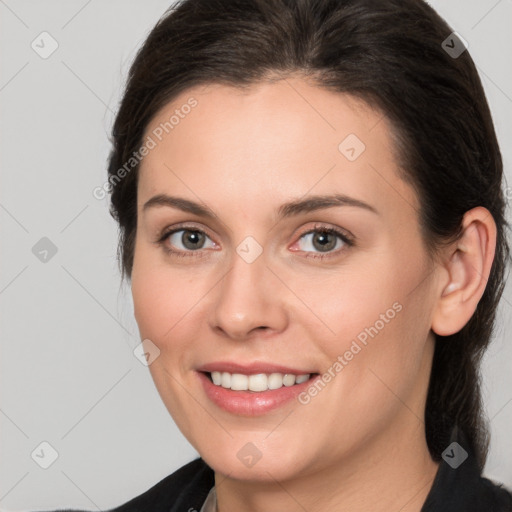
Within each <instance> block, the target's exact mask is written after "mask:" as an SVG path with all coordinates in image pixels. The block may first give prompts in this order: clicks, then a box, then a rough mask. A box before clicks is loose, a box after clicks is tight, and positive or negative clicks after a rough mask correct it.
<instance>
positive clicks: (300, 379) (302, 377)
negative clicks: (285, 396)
mask: <svg viewBox="0 0 512 512" xmlns="http://www.w3.org/2000/svg"><path fill="white" fill-rule="evenodd" d="M308 379H309V374H306V375H297V377H295V384H301V383H302V382H306V381H307V380H308Z"/></svg>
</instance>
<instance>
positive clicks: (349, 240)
mask: <svg viewBox="0 0 512 512" xmlns="http://www.w3.org/2000/svg"><path fill="white" fill-rule="evenodd" d="M179 231H192V232H198V233H201V234H204V235H206V236H208V234H207V233H206V232H205V231H203V230H202V229H199V228H197V227H195V226H187V225H185V226H178V227H176V228H173V229H171V230H165V229H164V230H163V231H162V233H161V234H159V235H158V238H157V240H155V243H156V244H157V245H159V246H161V247H162V249H163V250H164V251H165V252H166V253H167V254H169V255H170V256H173V257H174V256H176V257H178V258H183V257H195V258H202V257H204V255H205V252H204V251H202V250H201V249H199V250H197V251H176V250H174V249H170V248H169V247H168V246H167V245H166V244H165V242H166V240H167V239H168V238H169V237H170V236H171V235H172V234H174V233H177V232H179ZM316 232H319V233H327V234H333V235H337V236H338V237H339V238H340V239H341V241H342V242H343V243H344V244H345V248H342V249H338V250H336V251H333V252H328V253H324V254H322V253H311V252H306V256H305V257H306V258H314V259H326V258H330V257H334V256H335V255H337V254H338V253H340V252H344V251H345V250H347V249H349V248H351V247H353V246H355V245H356V244H355V237H352V236H349V235H347V234H346V233H345V232H343V231H341V230H339V229H336V228H333V227H327V226H322V225H315V226H314V227H313V228H312V229H309V230H307V231H304V232H303V233H301V234H300V236H299V238H298V240H300V239H301V238H302V237H304V236H305V235H309V234H311V233H316ZM208 238H210V237H208ZM333 255H334V256H333Z"/></svg>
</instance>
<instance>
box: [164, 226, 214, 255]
mask: <svg viewBox="0 0 512 512" xmlns="http://www.w3.org/2000/svg"><path fill="white" fill-rule="evenodd" d="M208 240H209V241H210V245H208V244H207V245H206V246H205V242H207V241H208ZM157 243H159V244H161V245H162V246H163V248H164V249H165V251H167V252H168V253H171V254H173V255H176V256H199V254H197V255H196V254H187V253H195V252H198V251H200V250H201V249H208V248H215V247H217V245H216V244H215V242H213V241H212V240H211V238H210V237H209V236H208V235H207V234H206V233H205V232H204V231H202V230H200V229H197V228H191V227H188V228H186V227H185V228H183V227H182V228H180V229H173V230H170V231H166V232H165V233H163V234H162V235H161V236H160V237H159V239H158V240H157Z"/></svg>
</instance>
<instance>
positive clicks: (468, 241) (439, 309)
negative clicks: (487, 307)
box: [432, 206, 496, 336]
mask: <svg viewBox="0 0 512 512" xmlns="http://www.w3.org/2000/svg"><path fill="white" fill-rule="evenodd" d="M462 227H463V233H462V235H461V238H460V239H459V240H458V241H457V242H455V243H454V244H453V245H452V246H450V248H449V249H448V251H447V256H446V261H445V262H444V268H445V270H446V271H447V272H446V273H443V274H444V275H446V277H444V278H443V279H440V282H439V287H438V291H437V302H436V304H435V306H434V310H433V315H432V330H433V331H434V332H435V333H437V334H438V335H440V336H449V335H450V334H455V333H456V332H458V331H460V330H461V329H462V328H463V327H464V326H465V325H466V324H467V323H468V322H469V320H470V318H471V317H472V316H473V313H474V312H475V310H476V307H477V305H478V302H479V301H480V299H481V298H482V295H483V293H484V291H485V287H486V285H487V280H488V279H489V274H490V272H491V266H492V262H493V260H494V254H495V250H496V223H495V222H494V219H493V217H492V215H491V213H490V212H489V210H487V209H486V208H484V207H483V206H478V207H476V208H473V209H472V210H469V211H467V212H466V213H465V215H464V218H463V219H462Z"/></svg>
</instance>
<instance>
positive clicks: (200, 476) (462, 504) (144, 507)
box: [62, 436, 512, 512]
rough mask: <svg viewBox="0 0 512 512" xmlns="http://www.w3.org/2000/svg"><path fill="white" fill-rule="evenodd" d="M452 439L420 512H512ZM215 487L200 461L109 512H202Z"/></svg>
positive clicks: (509, 500) (511, 497)
mask: <svg viewBox="0 0 512 512" xmlns="http://www.w3.org/2000/svg"><path fill="white" fill-rule="evenodd" d="M453 439H454V438H452V444H450V445H449V446H448V447H447V449H446V450H445V451H444V452H443V460H442V461H441V463H440V465H439V469H438V472H437V475H436V477H435V479H434V483H433V485H432V488H431V490H430V492H429V494H428V496H427V499H426V501H425V503H424V505H423V507H422V509H421V512H512V494H511V493H510V492H509V491H507V490H506V489H505V488H504V487H502V486H500V485H497V484H495V483H493V482H491V481H490V480H488V479H486V478H483V477H482V476H481V474H480V471H479V469H478V465H477V463H476V460H475V458H474V457H473V455H472V452H471V451H470V450H469V449H468V447H467V444H466V443H465V442H464V438H461V437H460V436H458V437H457V438H455V439H457V440H456V441H453ZM453 443H456V444H453ZM214 484H215V481H214V472H213V469H211V468H210V467H209V466H207V464H206V463H205V462H204V461H203V460H202V459H201V458H197V459H195V460H193V461H192V462H189V463H188V464H186V465H184V466H182V467H181V468H179V469H178V470H177V471H175V472H174V473H172V474H171V475H169V476H167V477H166V478H164V479H163V480H161V481H160V482H159V483H157V484H156V485H154V486H153V487H151V488H150V489H149V490H148V491H146V492H144V493H143V494H141V495H140V496H138V497H136V498H134V499H132V500H130V501H128V502H127V503H125V504H124V505H121V506H119V507H117V508H115V509H111V510H110V511H108V512H199V511H200V510H201V507H202V506H203V503H204V501H205V500H206V496H207V495H208V492H209V491H210V489H211V488H212V487H213V486H214ZM62 510H63V509H62ZM63 512H79V511H77V510H69V509H68V510H65V511H64V510H63Z"/></svg>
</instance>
